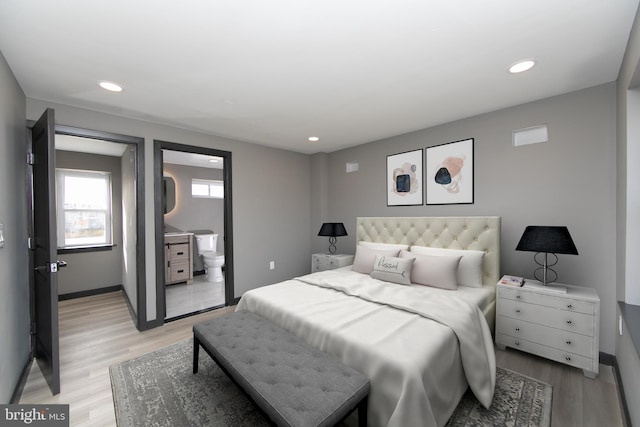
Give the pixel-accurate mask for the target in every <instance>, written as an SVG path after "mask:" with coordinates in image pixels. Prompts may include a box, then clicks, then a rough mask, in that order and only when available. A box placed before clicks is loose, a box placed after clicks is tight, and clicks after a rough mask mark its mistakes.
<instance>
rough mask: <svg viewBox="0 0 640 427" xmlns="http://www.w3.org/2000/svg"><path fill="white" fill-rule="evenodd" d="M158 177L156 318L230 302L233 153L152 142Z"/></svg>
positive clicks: (179, 315) (231, 291) (197, 310)
mask: <svg viewBox="0 0 640 427" xmlns="http://www.w3.org/2000/svg"><path fill="white" fill-rule="evenodd" d="M154 180H155V218H156V301H157V307H156V308H157V313H158V315H157V319H158V321H160V319H163V320H164V321H165V322H166V321H171V320H175V319H179V318H183V317H187V316H190V315H193V314H197V313H201V312H204V311H209V310H213V309H216V308H220V307H224V306H226V305H230V304H232V303H233V236H232V229H233V228H232V215H231V206H232V204H231V153H230V152H227V151H222V150H216V149H209V148H204V147H195V146H188V145H182V144H176V143H171V142H166V141H154ZM203 255H206V257H205V256H203ZM213 257H215V260H214V259H213Z"/></svg>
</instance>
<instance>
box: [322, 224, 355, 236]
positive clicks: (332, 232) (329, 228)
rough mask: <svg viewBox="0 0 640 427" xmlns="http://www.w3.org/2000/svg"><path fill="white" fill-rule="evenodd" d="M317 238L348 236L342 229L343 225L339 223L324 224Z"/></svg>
mask: <svg viewBox="0 0 640 427" xmlns="http://www.w3.org/2000/svg"><path fill="white" fill-rule="evenodd" d="M318 236H325V237H340V236H348V234H347V230H346V229H345V228H344V224H343V223H341V222H325V223H324V224H322V227H320V231H319V232H318Z"/></svg>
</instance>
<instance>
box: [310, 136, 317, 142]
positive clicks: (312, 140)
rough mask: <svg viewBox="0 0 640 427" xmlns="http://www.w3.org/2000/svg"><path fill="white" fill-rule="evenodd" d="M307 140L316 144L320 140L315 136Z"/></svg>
mask: <svg viewBox="0 0 640 427" xmlns="http://www.w3.org/2000/svg"><path fill="white" fill-rule="evenodd" d="M308 139H309V141H311V142H318V141H320V138H318V137H317V136H310V137H309V138H308Z"/></svg>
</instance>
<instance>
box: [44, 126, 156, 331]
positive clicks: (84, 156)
mask: <svg viewBox="0 0 640 427" xmlns="http://www.w3.org/2000/svg"><path fill="white" fill-rule="evenodd" d="M55 141H56V142H55V144H56V152H57V156H56V168H57V169H59V170H62V169H65V170H88V169H92V170H100V171H104V170H106V169H109V170H110V173H111V174H112V180H111V186H112V191H111V199H112V202H113V205H112V206H111V211H112V215H111V227H110V228H111V230H110V232H111V233H113V235H112V241H111V242H110V243H107V244H88V245H79V246H76V247H71V248H66V249H58V253H59V254H63V255H61V256H64V257H66V258H65V260H66V261H68V264H69V268H67V269H66V270H63V271H61V273H60V274H59V278H58V281H59V288H60V294H61V296H60V299H69V298H75V297H82V296H89V295H93V294H97V293H102V292H107V291H110V290H119V289H122V291H123V294H124V297H125V301H126V302H127V304H128V306H129V312H130V314H131V317H132V320H133V323H134V324H135V326H136V328H137V329H139V330H144V329H147V320H146V311H147V310H146V304H145V301H146V277H145V274H144V271H145V267H144V265H145V261H144V257H145V254H144V252H145V249H144V247H145V246H144V234H145V222H144V197H143V195H144V139H143V138H137V137H131V136H127V135H120V134H115V133H110V132H101V131H94V130H88V129H82V128H75V127H70V126H62V125H56V128H55ZM92 162H93V164H91V163H92ZM109 165H114V166H109ZM111 167H113V168H114V169H115V171H117V173H113V172H111V170H112V169H111ZM62 224H64V223H63V222H60V220H59V225H58V228H59V229H60V228H61V227H62V226H63V225H62ZM110 259H111V260H112V261H113V262H110V261H109V260H110ZM78 264H81V265H78ZM101 264H102V265H103V268H107V269H112V270H116V271H113V272H111V275H112V276H113V277H112V278H111V279H109V278H108V277H107V276H108V275H109V273H106V272H105V273H104V274H102V273H100V272H99V271H96V270H95V269H93V268H92V267H91V266H92V265H101ZM116 267H117V268H116ZM80 268H81V271H78V270H80ZM74 271H75V272H76V273H75V274H74V273H73V272H74ZM87 275H89V276H92V277H93V278H94V279H93V280H95V279H96V278H100V279H101V280H103V281H105V280H106V281H105V282H104V284H105V285H104V286H103V284H102V283H96V284H94V285H93V286H91V284H88V285H85V286H83V284H82V282H83V281H84V280H83V277H84V276H87Z"/></svg>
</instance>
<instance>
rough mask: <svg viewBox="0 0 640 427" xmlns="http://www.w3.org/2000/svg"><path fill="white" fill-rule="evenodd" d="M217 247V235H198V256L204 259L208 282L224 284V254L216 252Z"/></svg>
mask: <svg viewBox="0 0 640 427" xmlns="http://www.w3.org/2000/svg"><path fill="white" fill-rule="evenodd" d="M217 245H218V235H217V234H196V246H197V249H198V255H199V256H200V257H201V258H202V262H203V264H204V269H205V271H206V277H207V282H222V281H223V280H224V276H223V275H222V267H223V266H224V254H223V253H221V252H216V248H217Z"/></svg>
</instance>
